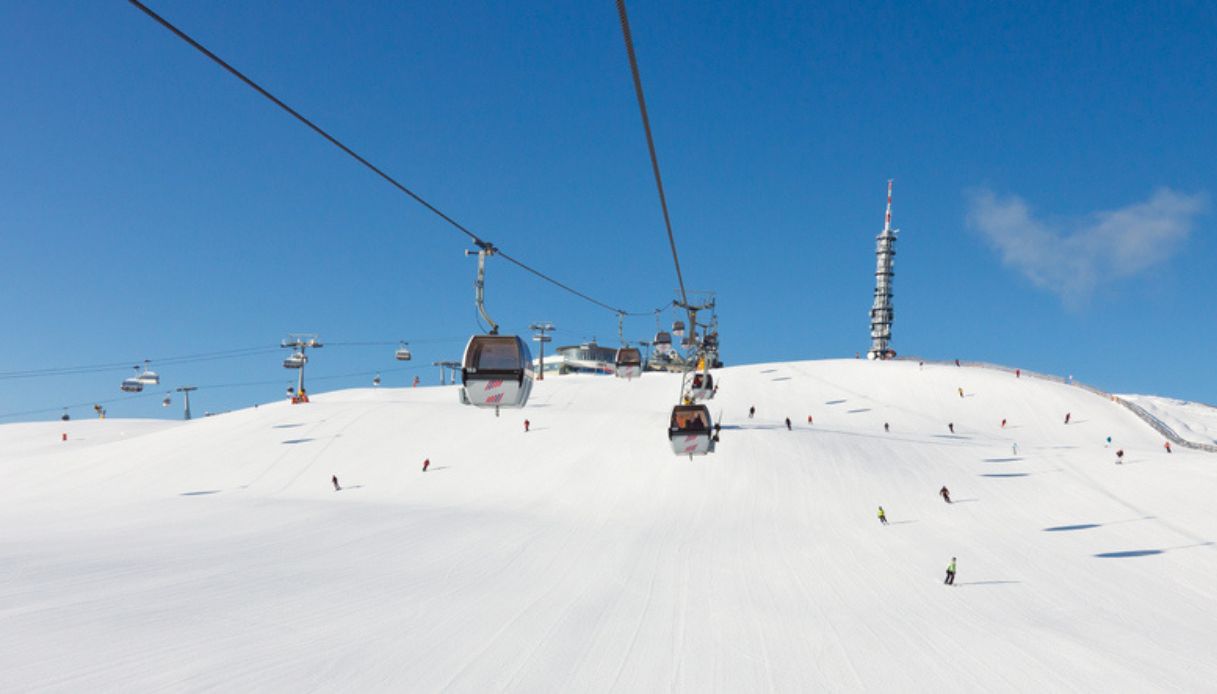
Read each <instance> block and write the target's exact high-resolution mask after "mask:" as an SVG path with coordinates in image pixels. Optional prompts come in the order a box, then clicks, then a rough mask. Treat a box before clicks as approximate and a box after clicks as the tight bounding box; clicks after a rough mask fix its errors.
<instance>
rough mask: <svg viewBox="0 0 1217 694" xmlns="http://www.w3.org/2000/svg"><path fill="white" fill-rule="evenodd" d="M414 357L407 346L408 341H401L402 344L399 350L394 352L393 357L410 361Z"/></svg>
mask: <svg viewBox="0 0 1217 694" xmlns="http://www.w3.org/2000/svg"><path fill="white" fill-rule="evenodd" d="M412 357H413V355H412V354H410V348H409V347H407V346H406V343H404V342H403V343H401V345H400V346H399V347H398V348H397V351H396V352H394V354H393V358H394V359H396V360H397V361H410V359H411V358H412Z"/></svg>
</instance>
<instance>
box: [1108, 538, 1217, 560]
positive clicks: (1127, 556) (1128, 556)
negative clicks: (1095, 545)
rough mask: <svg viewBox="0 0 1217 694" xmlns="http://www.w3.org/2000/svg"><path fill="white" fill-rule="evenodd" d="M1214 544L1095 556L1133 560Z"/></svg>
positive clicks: (1138, 550)
mask: <svg viewBox="0 0 1217 694" xmlns="http://www.w3.org/2000/svg"><path fill="white" fill-rule="evenodd" d="M1212 545H1213V543H1212V542H1197V543H1195V544H1191V545H1180V546H1178V547H1165V548H1163V549H1126V550H1123V551H1120V552H1099V553H1098V554H1096V555H1094V556H1095V557H1096V558H1098V559H1131V558H1134V557H1152V556H1154V555H1156V554H1165V553H1167V552H1173V551H1175V550H1180V549H1192V548H1194V547H1211V546H1212Z"/></svg>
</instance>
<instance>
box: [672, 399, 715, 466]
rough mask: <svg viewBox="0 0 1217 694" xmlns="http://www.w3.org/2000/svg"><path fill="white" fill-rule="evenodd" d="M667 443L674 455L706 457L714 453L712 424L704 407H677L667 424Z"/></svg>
mask: <svg viewBox="0 0 1217 694" xmlns="http://www.w3.org/2000/svg"><path fill="white" fill-rule="evenodd" d="M668 441H670V442H671V443H672V452H673V453H675V454H676V455H687V456H690V457H692V456H695V455H706V454H707V453H713V452H714V443H715V441H714V422H713V420H711V418H710V409H709V408H708V407H706V406H705V405H677V406H676V407H673V408H672V420H671V422H669V424H668Z"/></svg>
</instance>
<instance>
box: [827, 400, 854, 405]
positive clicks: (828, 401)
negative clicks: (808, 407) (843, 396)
mask: <svg viewBox="0 0 1217 694" xmlns="http://www.w3.org/2000/svg"><path fill="white" fill-rule="evenodd" d="M843 402H849V401H848V400H825V401H824V404H825V405H840V404H841V403H843Z"/></svg>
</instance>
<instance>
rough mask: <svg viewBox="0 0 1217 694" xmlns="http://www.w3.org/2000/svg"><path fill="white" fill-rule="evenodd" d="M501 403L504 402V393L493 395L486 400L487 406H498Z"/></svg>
mask: <svg viewBox="0 0 1217 694" xmlns="http://www.w3.org/2000/svg"><path fill="white" fill-rule="evenodd" d="M500 402H503V394H502V393H496V394H495V395H491V396H490V397H488V398H486V404H487V405H497V404H499V403H500Z"/></svg>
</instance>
